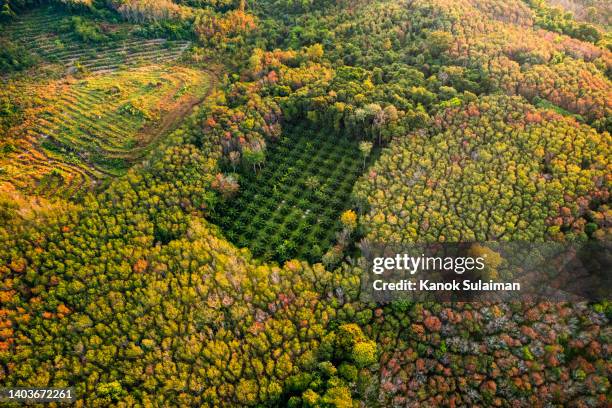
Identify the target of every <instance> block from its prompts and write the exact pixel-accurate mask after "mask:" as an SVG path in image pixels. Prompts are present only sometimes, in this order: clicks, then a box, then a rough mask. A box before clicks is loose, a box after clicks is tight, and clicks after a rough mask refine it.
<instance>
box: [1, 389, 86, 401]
mask: <svg viewBox="0 0 612 408" xmlns="http://www.w3.org/2000/svg"><path fill="white" fill-rule="evenodd" d="M74 395H75V394H74V388H72V387H69V388H27V387H5V388H0V401H35V402H53V401H73V400H74Z"/></svg>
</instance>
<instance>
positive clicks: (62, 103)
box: [0, 65, 210, 194]
mask: <svg viewBox="0 0 612 408" xmlns="http://www.w3.org/2000/svg"><path fill="white" fill-rule="evenodd" d="M209 85H210V83H209V78H208V75H206V74H204V73H202V72H200V71H196V70H194V69H190V68H185V67H180V66H173V67H172V71H171V72H170V70H168V69H167V68H165V67H162V66H156V65H153V66H148V67H143V68H138V69H134V70H130V71H117V72H114V73H110V74H108V75H101V76H100V75H98V76H93V77H89V78H87V79H81V80H77V79H74V78H72V77H69V78H66V79H64V80H60V81H57V82H51V83H49V84H47V85H46V86H35V85H27V84H26V85H23V86H22V88H21V90H22V91H24V92H25V93H26V94H27V95H29V99H30V100H33V101H36V103H35V104H34V105H33V106H30V107H28V108H27V109H25V110H24V111H23V113H22V116H23V120H22V121H21V123H20V124H19V125H17V126H14V127H13V128H12V129H10V130H9V132H8V139H7V141H5V142H4V143H3V147H4V152H5V153H6V154H5V155H3V157H2V158H0V166H1V167H2V168H3V172H2V174H0V179H5V180H7V181H11V182H13V183H14V184H15V185H16V186H18V187H22V188H30V187H31V184H32V183H34V185H36V186H38V187H39V189H40V190H41V193H46V194H50V193H52V192H54V191H56V190H58V189H59V190H60V191H64V192H65V191H66V190H68V191H69V192H70V193H73V192H75V189H77V188H79V187H81V186H82V185H83V184H85V183H87V184H91V183H92V182H93V181H94V179H98V178H102V177H103V176H104V175H120V174H123V172H124V171H125V170H126V169H127V168H128V167H129V166H130V165H131V163H132V162H133V161H134V160H137V159H139V158H142V157H143V155H144V153H146V152H147V151H148V150H149V146H150V144H151V143H152V142H154V141H155V140H156V138H157V137H158V136H160V134H161V133H163V132H164V131H166V130H168V128H170V127H171V126H172V124H173V123H177V122H178V121H179V120H180V119H182V118H183V117H184V116H185V115H186V114H187V113H189V112H190V111H191V107H193V105H195V104H196V103H197V102H199V100H200V99H201V97H202V96H203V95H204V94H205V93H206V91H207V89H208V87H209ZM16 89H17V88H11V89H8V91H9V92H10V91H11V90H16ZM58 163H62V164H61V165H60V164H58ZM86 187H87V186H86Z"/></svg>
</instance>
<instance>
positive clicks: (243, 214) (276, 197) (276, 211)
mask: <svg viewBox="0 0 612 408" xmlns="http://www.w3.org/2000/svg"><path fill="white" fill-rule="evenodd" d="M370 160H371V159H370ZM363 170H364V160H363V157H362V155H361V152H360V151H359V143H358V142H356V141H354V140H349V139H347V138H344V137H338V138H336V137H333V136H329V135H327V134H324V133H314V132H303V131H300V130H297V129H293V130H291V131H288V132H287V134H286V135H285V136H284V138H282V139H281V141H280V142H278V143H275V144H272V145H270V146H268V150H267V157H266V164H265V166H264V167H263V169H262V170H261V171H258V172H257V173H254V172H253V170H252V169H246V168H245V169H243V170H242V172H241V175H240V192H239V194H238V196H237V197H234V198H232V199H228V200H226V201H225V202H222V203H221V204H220V205H219V206H218V208H217V211H216V214H215V215H214V216H213V218H214V222H215V223H217V224H218V225H220V226H221V227H222V229H223V231H224V233H225V235H226V236H227V238H228V239H230V240H231V241H232V242H233V243H235V244H236V245H238V246H239V247H248V248H249V249H250V250H251V251H252V252H253V254H254V255H255V256H256V257H260V258H262V259H266V260H277V261H280V262H282V261H285V260H288V259H292V258H299V259H307V260H310V261H319V260H320V259H321V256H322V255H323V254H324V253H325V252H326V251H327V250H328V249H329V247H330V246H331V245H332V244H333V243H334V242H335V241H336V234H337V233H338V232H339V231H340V230H341V225H340V221H339V217H340V214H341V213H342V211H343V210H345V209H347V208H349V207H350V195H351V191H352V189H353V184H354V183H355V181H356V180H357V178H358V177H359V176H360V175H361V174H362V172H363Z"/></svg>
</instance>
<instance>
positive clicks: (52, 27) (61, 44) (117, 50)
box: [3, 7, 189, 72]
mask: <svg viewBox="0 0 612 408" xmlns="http://www.w3.org/2000/svg"><path fill="white" fill-rule="evenodd" d="M74 18H75V17H69V16H68V17H67V16H66V14H64V13H60V12H59V11H57V10H55V9H54V8H52V7H48V8H42V9H36V10H33V11H31V12H29V13H26V14H23V15H22V16H20V17H19V18H18V19H17V20H16V21H15V22H13V23H12V24H11V25H9V26H8V27H7V29H6V30H5V34H3V35H6V37H7V38H9V39H11V40H12V41H14V42H15V43H17V44H21V45H23V46H24V47H25V48H26V49H27V50H28V52H30V53H32V54H33V55H34V56H37V57H39V58H40V59H41V62H47V63H57V64H60V65H62V66H64V67H65V68H66V69H67V70H68V71H69V72H72V71H74V70H76V69H85V70H88V71H91V72H106V71H111V70H116V69H118V68H123V67H129V66H138V65H143V64H147V63H163V62H169V61H174V60H176V59H178V58H179V57H180V56H181V54H182V53H183V52H184V51H185V50H186V49H187V47H188V46H189V41H180V40H176V41H174V40H167V39H164V38H157V39H143V38H138V37H134V36H132V35H130V29H131V26H130V25H127V24H117V25H104V26H103V28H104V30H106V31H107V32H104V31H103V32H102V33H101V34H100V35H104V36H105V40H104V41H103V42H101V43H100V44H97V43H96V42H95V41H89V42H88V44H87V46H86V47H84V46H83V41H82V38H80V37H79V34H78V30H71V29H70V26H71V25H73V24H74V23H75V20H73V19H74ZM76 18H77V19H78V20H76V21H81V20H82V17H76ZM84 21H87V20H86V19H85V20H84Z"/></svg>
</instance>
